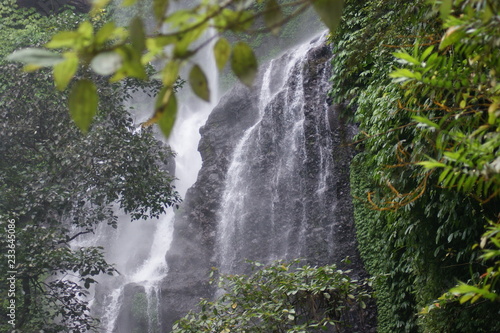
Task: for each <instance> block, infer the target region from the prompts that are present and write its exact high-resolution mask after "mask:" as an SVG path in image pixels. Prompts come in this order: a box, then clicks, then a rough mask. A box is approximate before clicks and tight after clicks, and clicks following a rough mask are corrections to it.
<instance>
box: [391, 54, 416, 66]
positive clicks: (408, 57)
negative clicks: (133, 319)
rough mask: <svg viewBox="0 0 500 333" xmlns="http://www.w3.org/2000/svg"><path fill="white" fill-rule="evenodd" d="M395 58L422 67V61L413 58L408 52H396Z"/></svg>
mask: <svg viewBox="0 0 500 333" xmlns="http://www.w3.org/2000/svg"><path fill="white" fill-rule="evenodd" d="M393 56H395V57H396V58H399V59H401V60H403V61H404V62H405V63H410V64H415V65H420V61H418V60H417V59H415V58H414V57H412V56H411V55H409V54H408V53H406V52H395V53H393Z"/></svg>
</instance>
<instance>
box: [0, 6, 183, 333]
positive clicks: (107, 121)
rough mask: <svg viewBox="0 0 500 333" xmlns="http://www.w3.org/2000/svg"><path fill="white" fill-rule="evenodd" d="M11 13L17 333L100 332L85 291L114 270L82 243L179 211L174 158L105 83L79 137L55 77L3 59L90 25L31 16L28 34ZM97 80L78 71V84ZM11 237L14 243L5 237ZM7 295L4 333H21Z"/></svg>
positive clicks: (0, 189) (9, 140)
mask: <svg viewBox="0 0 500 333" xmlns="http://www.w3.org/2000/svg"><path fill="white" fill-rule="evenodd" d="M3 4H5V2H2V5H3ZM10 12H12V13H14V14H15V15H14V14H13V15H14V16H6V17H4V18H3V21H2V24H3V27H2V29H1V30H0V38H1V39H2V40H4V41H6V43H4V44H2V46H1V47H0V57H1V59H0V68H1V73H2V74H1V76H0V128H1V130H0V136H1V138H0V139H1V142H2V143H1V145H0V154H1V156H2V159H1V160H0V179H1V183H0V230H2V237H1V240H0V246H1V247H2V249H7V248H9V249H11V250H13V251H14V253H13V256H14V257H9V258H10V259H12V258H14V261H13V262H8V261H7V260H3V259H2V261H1V262H0V267H1V270H2V272H7V271H15V272H16V283H15V287H16V288H15V289H16V292H15V300H16V320H15V324H16V327H15V328H17V329H19V330H21V331H24V332H35V331H37V332H38V331H40V330H43V331H44V332H62V331H72V332H84V331H87V330H92V329H96V328H97V326H98V322H97V321H95V320H94V319H93V318H92V317H91V316H90V315H89V308H88V301H87V299H86V298H85V296H86V295H87V294H88V290H87V289H88V288H90V286H91V285H93V284H94V283H95V282H96V281H95V278H96V276H97V275H99V274H103V273H106V274H114V273H116V271H115V269H114V267H113V266H112V265H111V264H110V263H108V262H106V260H105V259H104V255H103V249H102V248H100V247H92V246H83V245H80V246H78V245H77V244H75V242H77V241H78V240H79V239H80V238H81V237H82V236H83V235H84V234H92V233H94V231H95V230H96V227H97V226H98V225H99V224H103V223H105V224H109V225H110V227H115V228H116V227H117V216H116V211H117V208H121V209H123V210H124V211H125V212H127V213H129V214H130V216H131V218H132V219H133V220H139V219H148V218H152V217H157V216H159V214H161V213H163V212H164V211H165V210H166V208H167V207H169V206H172V205H175V204H176V203H178V202H179V197H178V195H177V193H176V192H175V189H174V187H173V186H172V185H171V181H172V179H173V178H172V176H171V175H170V174H169V172H168V171H167V170H168V168H169V166H168V164H169V163H171V158H172V152H171V151H170V150H169V148H168V147H166V146H165V145H164V144H162V143H161V142H159V141H158V140H156V139H155V138H154V136H153V135H152V133H151V131H149V130H142V131H137V129H136V128H135V127H134V126H133V123H132V119H131V116H130V114H129V113H128V111H127V110H126V109H125V108H124V107H123V102H124V100H126V99H127V98H128V97H130V95H129V93H127V92H124V91H123V90H122V88H121V87H120V85H117V84H114V85H112V84H109V83H107V82H105V81H104V80H99V79H96V81H95V82H96V83H95V85H96V87H97V89H98V90H99V93H100V95H101V99H100V101H99V104H98V105H97V108H98V112H97V115H96V116H95V118H94V119H93V120H92V122H91V124H89V127H90V128H91V132H90V133H87V134H86V135H85V134H83V133H82V132H81V131H80V130H79V129H77V128H76V127H75V126H74V124H73V122H72V120H71V119H70V117H69V115H68V112H67V104H68V100H70V99H71V96H68V93H67V92H60V91H55V90H54V87H53V84H52V81H51V73H50V71H48V70H47V69H42V70H40V71H38V72H37V73H23V72H22V71H21V70H20V69H21V68H20V66H18V65H15V64H12V63H8V62H6V61H5V58H4V57H5V56H6V55H8V54H9V53H11V52H12V51H13V49H15V48H19V47H27V46H37V45H41V44H43V43H45V42H46V41H47V40H48V38H49V36H50V35H51V34H52V33H53V32H55V31H58V30H59V29H61V28H62V27H63V26H64V28H68V27H71V26H74V25H75V24H78V22H79V21H81V20H83V19H84V17H83V16H79V15H76V14H74V13H71V12H65V13H62V14H60V15H57V16H53V17H40V16H38V15H37V14H35V13H32V12H30V11H27V14H28V16H27V17H24V20H25V21H23V22H24V23H23V27H22V28H21V27H20V26H19V25H18V23H19V22H18V21H19V19H18V18H19V17H23V13H24V12H20V11H15V9H12V8H10V9H9V13H10ZM89 75H90V74H89V73H86V72H82V71H80V72H77V73H76V74H75V77H77V78H82V77H89ZM79 82H81V81H79ZM154 86H155V85H154V84H153V87H152V88H153V91H154V90H155V87H154ZM10 221H14V224H15V227H14V228H12V227H11V226H12V225H13V224H11V223H9V222H10ZM148 223H154V222H148ZM8 225H10V226H8ZM11 229H12V230H14V231H15V233H14V234H15V237H14V238H12V237H10V236H9V237H7V235H10V234H12V233H9V232H8V231H9V230H11ZM9 254H12V253H10V252H9ZM11 265H12V266H11ZM7 287H8V286H7V285H6V284H2V286H1V287H0V294H1V299H2V303H1V307H2V323H1V326H0V327H1V330H2V331H7V330H9V331H10V330H12V329H13V327H12V326H11V325H10V324H8V320H10V319H9V318H8V317H5V315H6V314H7V313H8V311H5V310H6V309H7V306H8V305H9V303H8V302H9V299H10V298H11V297H7V295H8V288H7Z"/></svg>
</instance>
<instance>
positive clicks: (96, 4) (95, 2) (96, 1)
mask: <svg viewBox="0 0 500 333" xmlns="http://www.w3.org/2000/svg"><path fill="white" fill-rule="evenodd" d="M110 2H111V0H92V11H93V12H95V11H97V10H100V9H102V8H104V7H106V6H107V5H108V4H109V3H110Z"/></svg>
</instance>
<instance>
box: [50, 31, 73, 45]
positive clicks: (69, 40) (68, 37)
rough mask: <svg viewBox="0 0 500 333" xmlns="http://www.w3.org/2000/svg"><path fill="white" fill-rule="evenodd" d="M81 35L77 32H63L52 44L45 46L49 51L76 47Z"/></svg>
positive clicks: (56, 36) (54, 37)
mask: <svg viewBox="0 0 500 333" xmlns="http://www.w3.org/2000/svg"><path fill="white" fill-rule="evenodd" d="M79 37H80V34H79V33H78V32H76V31H61V32H59V33H57V34H55V35H54V36H53V37H52V39H51V40H50V42H48V43H47V44H45V47H48V48H49V49H58V48H63V47H76V45H77V44H78V38H79Z"/></svg>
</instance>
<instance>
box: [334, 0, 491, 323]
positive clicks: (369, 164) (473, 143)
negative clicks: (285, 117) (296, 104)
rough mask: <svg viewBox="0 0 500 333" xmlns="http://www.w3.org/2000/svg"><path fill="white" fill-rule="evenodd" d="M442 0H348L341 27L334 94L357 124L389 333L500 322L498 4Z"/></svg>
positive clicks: (357, 170) (360, 179)
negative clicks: (499, 270) (499, 319)
mask: <svg viewBox="0 0 500 333" xmlns="http://www.w3.org/2000/svg"><path fill="white" fill-rule="evenodd" d="M432 3H433V4H435V6H432V5H431V4H428V3H427V2H426V1H417V2H412V3H408V2H404V1H396V0H390V1H384V2H383V3H382V2H380V1H363V2H361V1H348V2H347V4H346V11H345V16H344V20H343V22H342V24H341V28H340V30H339V31H338V32H337V33H336V34H335V35H334V36H333V38H332V39H333V40H332V42H333V46H334V49H335V50H334V52H335V54H336V57H335V58H334V61H333V66H334V77H333V78H332V82H333V89H332V97H333V98H335V99H337V101H338V102H343V101H345V100H348V101H349V102H350V106H351V110H352V111H355V114H354V119H355V121H356V122H358V123H359V127H360V134H359V135H358V138H357V140H358V141H357V144H358V147H359V149H360V153H359V154H358V155H357V156H356V158H355V161H354V162H353V165H352V169H351V180H352V191H353V195H354V196H355V198H357V203H356V209H355V219H356V225H357V229H358V239H359V244H360V251H361V253H362V256H363V258H364V260H365V263H366V266H367V269H368V270H369V271H370V273H371V274H372V275H375V276H377V277H378V278H377V282H376V283H375V285H374V287H375V291H376V293H377V302H378V311H379V313H378V320H379V322H378V325H379V331H380V332H389V331H396V332H403V331H404V332H417V331H423V332H495V331H498V330H500V323H499V322H498V320H497V318H498V313H499V310H500V306H499V303H498V302H492V301H493V300H495V299H498V293H499V291H498V289H497V288H498V285H497V284H496V281H497V280H498V238H496V237H497V236H496V235H497V233H498V223H499V210H498V207H499V200H498V197H499V193H500V176H499V172H500V169H498V167H497V165H498V151H499V149H498V147H499V143H500V141H499V139H500V136H499V125H500V121H499V120H498V117H499V114H498V113H499V112H498V101H499V98H500V90H499V86H498V83H497V82H498V73H499V70H500V66H499V65H500V63H499V58H500V57H499V53H498V44H499V42H500V29H499V21H498V13H499V11H500V8H499V6H498V3H497V2H494V1H482V0H477V1H473V0H471V1H465V0H462V1H432ZM389 74H390V75H389ZM489 221H493V222H491V223H493V226H492V227H491V229H490V230H489V231H488V233H487V234H485V235H484V236H483V241H482V243H481V246H479V247H478V246H477V245H476V243H477V242H478V241H479V240H480V238H481V235H483V233H484V232H485V227H486V226H487V225H488V224H489V223H490V222H489ZM488 240H489V242H488ZM495 242H496V243H495ZM480 247H483V248H485V250H486V252H484V253H481V251H479V249H480ZM495 258H496V259H497V261H496V262H495ZM457 280H458V281H465V282H467V281H468V283H470V286H469V285H466V284H460V285H459V286H458V287H455V288H453V289H451V290H450V292H449V293H448V292H447V290H448V289H450V288H452V287H454V286H455V285H456V283H457ZM443 293H445V294H444V295H443V297H441V298H440V299H438V298H439V297H440V295H442V294H443ZM459 301H460V302H459ZM467 301H471V302H470V303H468V305H467V306H465V304H464V305H460V303H465V302H467Z"/></svg>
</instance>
